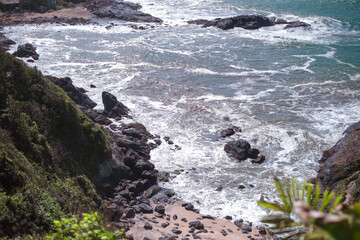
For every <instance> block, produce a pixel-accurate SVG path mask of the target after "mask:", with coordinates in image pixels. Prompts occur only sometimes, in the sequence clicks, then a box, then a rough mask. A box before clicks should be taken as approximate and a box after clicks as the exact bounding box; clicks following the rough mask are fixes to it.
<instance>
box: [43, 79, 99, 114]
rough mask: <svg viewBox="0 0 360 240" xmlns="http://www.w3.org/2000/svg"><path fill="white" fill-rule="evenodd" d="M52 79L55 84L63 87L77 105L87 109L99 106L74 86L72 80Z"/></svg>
mask: <svg viewBox="0 0 360 240" xmlns="http://www.w3.org/2000/svg"><path fill="white" fill-rule="evenodd" d="M50 79H51V81H52V82H53V83H55V84H56V85H58V86H59V87H61V88H62V89H63V90H64V91H65V92H66V94H67V95H68V96H69V97H70V98H71V99H72V100H73V101H74V102H75V103H76V104H78V105H80V106H82V107H85V108H94V107H95V106H96V105H97V104H96V103H95V102H94V101H93V100H91V99H90V98H89V97H88V96H87V95H86V94H85V93H83V92H81V91H80V90H79V88H77V87H75V86H74V85H73V82H72V80H71V78H69V77H64V78H55V77H50Z"/></svg>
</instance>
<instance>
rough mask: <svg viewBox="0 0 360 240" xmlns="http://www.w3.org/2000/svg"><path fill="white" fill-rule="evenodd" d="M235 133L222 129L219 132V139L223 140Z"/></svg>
mask: <svg viewBox="0 0 360 240" xmlns="http://www.w3.org/2000/svg"><path fill="white" fill-rule="evenodd" d="M234 134H235V131H234V129H233V128H228V129H224V130H222V131H221V132H220V137H222V138H225V137H229V136H231V135H234Z"/></svg>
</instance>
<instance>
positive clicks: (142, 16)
mask: <svg viewBox="0 0 360 240" xmlns="http://www.w3.org/2000/svg"><path fill="white" fill-rule="evenodd" d="M85 6H86V7H87V8H88V9H89V10H90V11H91V12H92V13H93V14H94V15H96V16H97V17H99V18H115V19H119V20H123V21H129V22H155V23H162V20H161V19H160V18H157V17H153V16H151V15H150V14H147V13H143V12H141V11H139V9H140V8H141V5H140V4H136V3H132V2H124V1H122V0H119V1H113V0H102V1H96V0H90V1H87V2H86V5H85Z"/></svg>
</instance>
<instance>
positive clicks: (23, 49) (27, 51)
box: [13, 43, 39, 60]
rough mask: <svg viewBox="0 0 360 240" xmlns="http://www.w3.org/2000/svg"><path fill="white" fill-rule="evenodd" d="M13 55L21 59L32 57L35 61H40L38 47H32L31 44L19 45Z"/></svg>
mask: <svg viewBox="0 0 360 240" xmlns="http://www.w3.org/2000/svg"><path fill="white" fill-rule="evenodd" d="M13 55H14V56H15V57H20V58H28V57H32V58H33V59H34V60H38V59H39V54H38V53H37V52H36V47H34V46H33V45H31V44H30V43H25V44H23V45H19V46H18V48H17V50H16V51H15V52H14V53H13Z"/></svg>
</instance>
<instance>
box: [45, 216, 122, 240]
mask: <svg viewBox="0 0 360 240" xmlns="http://www.w3.org/2000/svg"><path fill="white" fill-rule="evenodd" d="M82 215H83V218H82V220H80V219H79V218H77V217H76V216H73V217H71V218H62V219H61V220H59V221H58V220H55V221H54V225H55V232H54V233H51V234H49V235H47V236H46V238H45V239H48V240H62V239H69V240H71V239H83V240H100V239H101V240H115V239H121V240H126V239H125V238H122V237H121V236H122V234H123V230H117V231H115V232H110V231H107V230H106V229H104V228H103V227H102V226H101V224H102V219H101V218H100V217H99V215H98V214H97V212H94V213H91V214H87V213H83V214H82Z"/></svg>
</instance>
